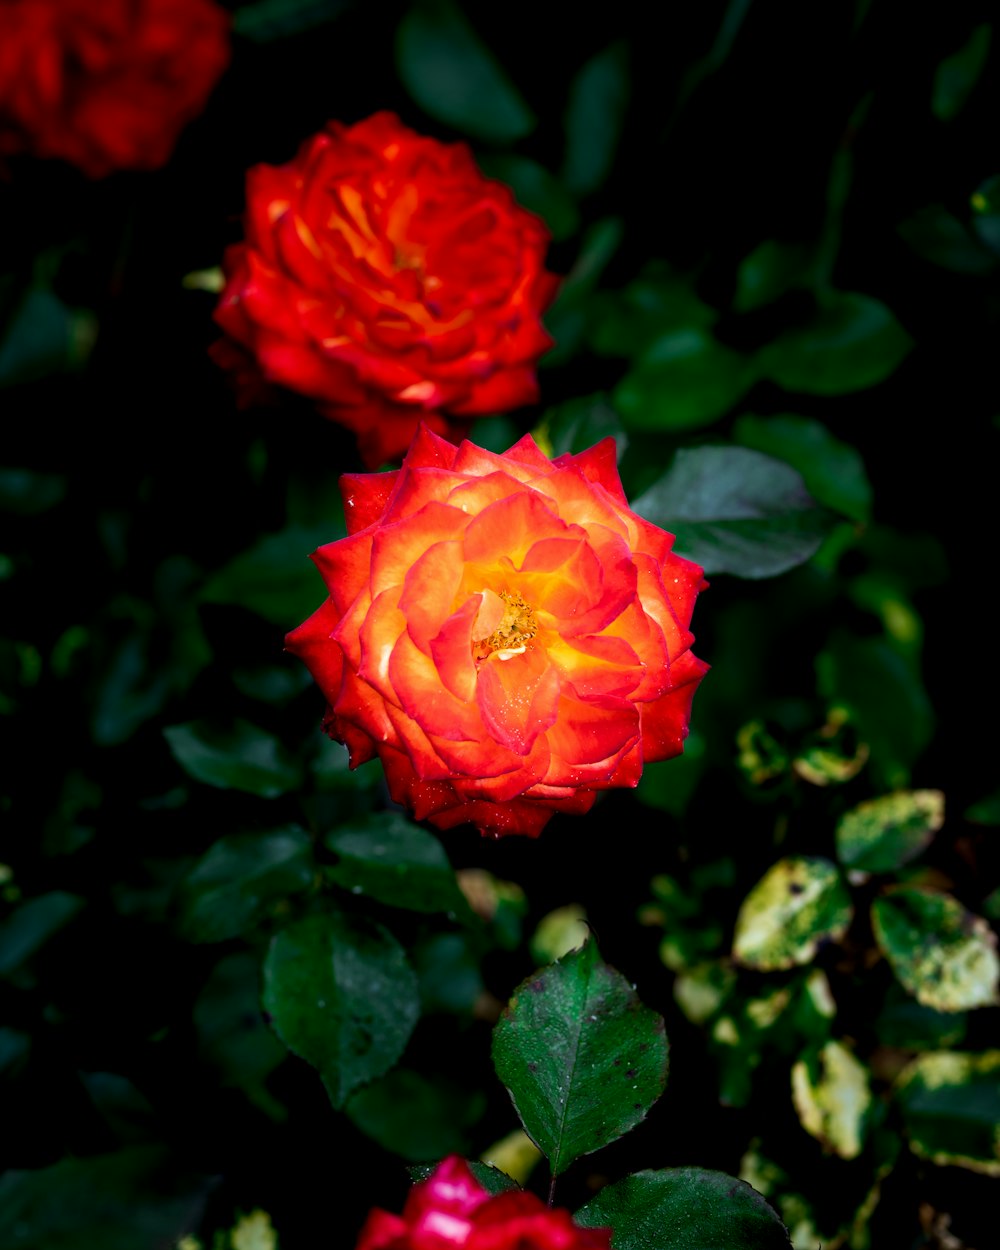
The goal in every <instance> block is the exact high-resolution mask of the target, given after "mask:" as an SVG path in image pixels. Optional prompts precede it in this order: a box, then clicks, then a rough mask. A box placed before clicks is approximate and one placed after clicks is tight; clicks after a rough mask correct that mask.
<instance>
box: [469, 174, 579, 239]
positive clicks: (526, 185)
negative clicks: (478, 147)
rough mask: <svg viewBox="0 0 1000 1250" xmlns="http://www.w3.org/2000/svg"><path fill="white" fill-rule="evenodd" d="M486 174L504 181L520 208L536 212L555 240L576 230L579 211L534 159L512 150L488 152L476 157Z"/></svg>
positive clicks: (558, 184)
mask: <svg viewBox="0 0 1000 1250" xmlns="http://www.w3.org/2000/svg"><path fill="white" fill-rule="evenodd" d="M477 163H478V165H479V168H480V169H481V170H482V172H483V173H484V174H485V175H486V177H487V178H495V179H496V180H497V181H498V182H505V183H506V184H507V185H508V186H509V187H510V188H511V190H512V191H513V192H514V197H515V199H516V200H517V202H518V203H519V204H520V205H521V206H522V208H526V209H528V210H529V211H530V212H532V213H537V215H538V216H539V217H541V219H542V220H543V221H544V222H545V224H546V225H547V226H548V228H549V232H550V234H551V235H552V237H553V239H555V240H556V241H558V240H560V239H568V238H569V236H570V235H571V234H575V233H576V229H577V227H578V226H579V224H580V213H579V210H578V209H577V207H576V201H575V200H574V199H573V197H572V196H571V195H570V193H569V192H568V191H567V190H566V188H565V187H564V186H563V184H562V183H561V182H560V181H559V179H558V178H556V177H555V176H554V175H553V174H550V173H549V171H548V170H547V169H546V168H545V167H544V166H542V165H539V163H538V162H537V161H533V160H529V158H528V157H527V156H518V155H516V154H515V153H513V152H490V153H486V154H485V155H483V156H480V157H479V158H478V162H477Z"/></svg>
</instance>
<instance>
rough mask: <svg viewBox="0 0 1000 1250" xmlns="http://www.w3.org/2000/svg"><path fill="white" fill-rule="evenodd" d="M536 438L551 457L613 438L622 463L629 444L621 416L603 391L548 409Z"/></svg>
mask: <svg viewBox="0 0 1000 1250" xmlns="http://www.w3.org/2000/svg"><path fill="white" fill-rule="evenodd" d="M534 438H535V442H536V443H538V445H539V446H540V447H541V448H542V449H543V450H544V452H545V454H546V455H547V456H550V457H555V456H561V455H563V454H564V453H565V452H574V453H577V452H581V451H585V450H586V449H587V448H588V447H593V446H594V444H595V443H599V442H600V441H601V439H602V438H613V439H614V440H615V451H616V453H617V456H618V460H619V462H620V461H621V458H622V456H623V455H624V453H625V448H626V447H627V446H628V435H627V434H626V433H625V430H624V429H623V428H622V423H621V419H620V418H619V416H618V413H617V412H615V410H614V408H612V407H611V405H610V403H609V402H608V398H607V396H606V395H605V394H604V392H603V391H599V392H598V393H597V394H596V395H578V396H577V397H576V398H575V399H568V400H566V401H565V402H564V403H561V404H557V405H556V406H555V407H554V408H548V409H546V411H545V413H544V414H543V416H542V419H541V421H540V422H539V425H538V428H537V429H536V430H535V431H534Z"/></svg>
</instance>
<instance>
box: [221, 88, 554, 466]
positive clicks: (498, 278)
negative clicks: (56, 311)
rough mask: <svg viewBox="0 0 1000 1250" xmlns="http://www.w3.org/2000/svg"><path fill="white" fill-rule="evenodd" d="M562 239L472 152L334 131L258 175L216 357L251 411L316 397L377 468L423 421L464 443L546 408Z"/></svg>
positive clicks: (384, 134)
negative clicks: (556, 255)
mask: <svg viewBox="0 0 1000 1250" xmlns="http://www.w3.org/2000/svg"><path fill="white" fill-rule="evenodd" d="M548 237H549V236H548V231H547V230H546V228H545V226H544V225H543V223H542V222H541V221H540V220H539V218H537V217H536V216H534V214H532V213H529V212H527V211H526V210H525V209H523V208H521V207H520V206H519V205H518V204H517V203H516V201H515V200H514V197H513V195H512V194H511V192H510V189H509V188H508V187H506V186H504V185H503V184H502V183H499V182H493V181H490V180H489V179H486V178H484V177H483V175H482V174H481V173H480V172H479V170H478V169H477V168H476V165H475V163H474V161H473V159H472V155H471V153H470V152H469V149H468V148H467V147H466V146H465V144H462V143H455V144H445V143H440V142H438V141H437V140H436V139H430V138H425V137H423V136H421V135H418V134H416V133H414V132H413V131H412V130H409V129H408V128H407V127H406V126H404V125H403V124H402V123H401V122H400V120H399V119H398V118H397V117H395V116H394V115H393V114H391V113H384V112H383V113H377V114H375V115H374V116H373V117H369V118H368V119H367V120H365V121H361V122H358V123H357V124H356V125H353V126H344V125H341V124H340V123H339V122H329V123H328V124H327V126H326V127H325V129H324V130H322V131H321V132H320V133H319V134H317V135H314V136H313V137H312V138H311V139H309V140H307V141H306V142H305V143H304V144H303V145H302V147H301V148H300V150H299V152H298V155H297V156H296V157H295V158H294V159H293V160H292V161H290V162H289V163H288V164H286V165H278V166H274V165H257V166H255V167H254V168H253V169H251V170H250V172H249V173H248V175H247V191H246V225H245V239H244V241H243V242H241V243H237V244H236V245H234V246H233V247H231V248H229V249H228V251H227V252H226V255H225V257H224V261H223V268H224V270H225V273H226V277H227V281H226V285H225V289H224V290H223V293H222V296H221V298H220V301H219V305H218V307H217V309H216V314H215V316H216V320H217V322H218V324H219V325H220V326H221V327H222V328H223V329H224V330H225V331H226V333H227V335H228V336H229V338H228V340H223V341H222V342H221V343H219V344H217V345H216V348H215V353H214V354H215V356H216V359H217V360H218V361H219V363H220V364H222V365H223V366H225V367H228V368H230V369H231V370H232V371H233V372H234V374H235V376H236V380H237V385H238V388H239V390H240V391H241V393H242V395H243V397H244V398H245V399H253V398H254V397H255V396H256V395H257V394H258V393H259V392H260V390H261V384H262V383H279V384H281V385H282V386H285V387H287V388H289V389H291V390H293V391H297V392H299V393H300V394H302V395H305V396H307V397H309V398H310V399H313V400H316V401H317V402H318V404H319V406H320V410H321V411H322V412H323V413H324V415H326V416H328V417H330V418H332V419H333V420H335V421H338V422H340V423H341V424H343V425H345V426H347V427H348V428H349V429H351V430H353V431H354V432H355V434H356V435H357V437H358V442H359V446H360V449H361V453H362V456H363V457H364V461H365V463H366V464H367V465H368V466H369V467H375V466H377V465H379V464H381V463H382V462H383V461H385V460H392V459H396V460H398V459H399V458H400V457H401V456H402V455H403V453H404V452H405V451H406V448H407V447H408V446H409V444H410V442H411V440H412V438H413V435H414V433H415V432H416V428H417V425H418V424H419V422H420V421H421V419H423V420H424V421H426V422H427V424H428V425H429V426H430V427H431V428H432V429H434V430H435V431H437V432H438V433H440V434H444V435H446V436H448V437H451V438H453V439H456V440H457V439H458V438H459V437H460V436H461V434H462V433H463V432H464V430H465V429H466V428H467V426H468V422H469V419H471V418H472V417H475V416H482V415H484V414H491V413H497V412H500V411H503V410H506V409H509V408H512V407H517V406H519V405H522V404H526V403H530V402H532V401H533V400H534V399H535V398H536V395H537V384H536V381H535V368H534V367H535V362H536V360H537V358H538V356H539V355H540V354H541V353H542V352H544V351H545V349H546V348H547V347H549V346H551V339H550V338H549V336H548V335H547V334H546V332H545V330H544V328H543V327H542V323H541V313H542V312H543V311H544V310H545V308H546V307H547V306H548V304H549V302H550V300H551V299H552V296H553V295H554V293H555V288H556V282H557V280H556V278H555V277H554V275H552V274H550V273H548V272H547V271H546V270H545V269H544V267H543V262H544V257H545V251H546V247H547V245H548Z"/></svg>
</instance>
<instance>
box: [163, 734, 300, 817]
mask: <svg viewBox="0 0 1000 1250" xmlns="http://www.w3.org/2000/svg"><path fill="white" fill-rule="evenodd" d="M163 735H164V737H165V738H166V740H167V745H168V746H169V747H170V750H171V752H172V753H173V756H174V759H175V760H176V761H177V763H178V764H180V766H181V768H183V769H184V771H185V772H186V773H187V774H188V776H189V777H193V778H194V779H195V781H202V782H204V783H205V784H206V785H209V786H218V788H219V789H220V790H243V791H246V793H248V794H256V795H258V796H259V797H260V798H262V799H273V798H277V797H278V795H280V794H285V793H287V792H288V791H289V790H294V789H295V788H296V787H297V786H299V785H301V784H302V775H303V773H302V765H301V763H300V762H299V761H298V760H297V759H296V758H295V757H294V756H293V755H292V754H291V753H290V752H288V751H287V750H286V749H285V748H284V747H283V746H282V744H281V743H280V742H279V741H278V739H277V738H275V737H274V736H273V735H272V734H269V733H265V731H264V730H263V729H258V728H257V726H256V725H251V724H250V723H249V722H248V721H244V720H236V721H233V722H232V724H231V725H230V726H229V727H228V728H226V729H222V728H219V727H217V726H214V725H210V724H208V723H207V722H205V721H189V722H188V723H187V724H183V725H169V726H167V728H166V729H164V731H163Z"/></svg>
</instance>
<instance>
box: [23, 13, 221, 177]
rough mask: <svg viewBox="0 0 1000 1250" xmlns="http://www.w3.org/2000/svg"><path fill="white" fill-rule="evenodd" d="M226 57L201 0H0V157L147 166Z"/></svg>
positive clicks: (94, 172) (162, 152)
mask: <svg viewBox="0 0 1000 1250" xmlns="http://www.w3.org/2000/svg"><path fill="white" fill-rule="evenodd" d="M228 62H229V17H228V15H227V13H226V12H225V10H224V9H222V8H220V7H219V6H218V5H217V4H215V3H213V2H212V0H2V2H0V153H2V154H5V155H11V154H14V153H17V152H30V153H32V154H34V155H35V156H41V157H59V158H61V159H62V160H66V161H69V162H70V163H71V164H73V165H76V166H78V167H79V168H80V169H81V170H82V171H83V172H84V173H85V174H87V175H88V177H91V178H102V177H104V176H105V175H106V174H110V173H112V172H113V171H114V170H118V169H155V168H157V167H158V166H160V165H163V164H165V163H166V161H167V159H168V158H169V156H170V153H171V152H172V151H173V148H174V144H175V143H176V142H177V137H178V135H179V134H180V132H181V130H182V129H183V127H184V126H185V125H186V124H187V123H188V122H189V121H191V119H192V118H194V117H196V116H197V115H198V114H199V113H200V112H201V110H202V108H203V107H204V105H205V101H206V99H207V98H208V94H209V92H210V91H211V89H212V87H213V86H214V85H215V83H216V80H217V79H218V78H219V75H220V74H221V73H222V71H223V70H224V69H225V67H226V65H227V64H228Z"/></svg>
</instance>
